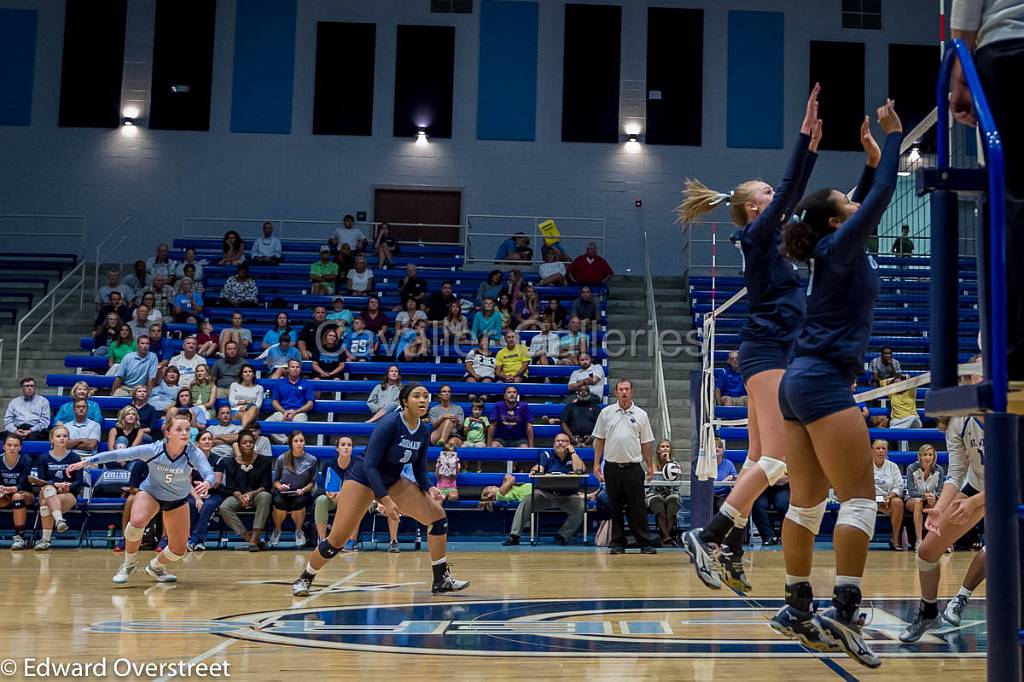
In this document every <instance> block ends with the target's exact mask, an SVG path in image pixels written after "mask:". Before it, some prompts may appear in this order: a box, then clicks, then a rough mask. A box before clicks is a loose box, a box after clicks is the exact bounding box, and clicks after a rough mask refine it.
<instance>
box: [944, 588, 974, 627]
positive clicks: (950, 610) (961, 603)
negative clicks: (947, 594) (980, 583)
mask: <svg viewBox="0 0 1024 682" xmlns="http://www.w3.org/2000/svg"><path fill="white" fill-rule="evenodd" d="M968 598H969V597H965V596H964V595H962V594H958V595H956V596H955V597H953V598H952V599H950V600H949V603H948V604H946V608H945V609H943V610H942V620H944V621H946V622H947V623H949V624H950V625H955V626H957V627H960V621H961V620H962V619H963V616H964V609H966V608H967V600H968Z"/></svg>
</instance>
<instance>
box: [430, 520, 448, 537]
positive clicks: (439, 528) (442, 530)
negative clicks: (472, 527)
mask: <svg viewBox="0 0 1024 682" xmlns="http://www.w3.org/2000/svg"><path fill="white" fill-rule="evenodd" d="M427 535H448V517H447V516H446V517H444V518H443V519H441V520H439V521H434V522H433V523H432V524H430V525H429V526H428V527H427Z"/></svg>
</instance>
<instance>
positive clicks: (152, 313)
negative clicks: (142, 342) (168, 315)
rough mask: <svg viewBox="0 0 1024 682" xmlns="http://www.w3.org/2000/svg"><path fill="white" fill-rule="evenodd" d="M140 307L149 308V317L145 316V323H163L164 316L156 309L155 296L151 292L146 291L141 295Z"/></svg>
mask: <svg viewBox="0 0 1024 682" xmlns="http://www.w3.org/2000/svg"><path fill="white" fill-rule="evenodd" d="M140 304H141V305H144V306H146V307H147V308H149V315H147V316H146V321H147V322H149V323H150V324H153V323H154V322H163V319H164V314H163V313H161V312H160V311H159V310H158V309H157V307H156V295H155V294H154V293H153V292H152V291H147V292H146V293H144V294H143V295H142V301H141V302H140Z"/></svg>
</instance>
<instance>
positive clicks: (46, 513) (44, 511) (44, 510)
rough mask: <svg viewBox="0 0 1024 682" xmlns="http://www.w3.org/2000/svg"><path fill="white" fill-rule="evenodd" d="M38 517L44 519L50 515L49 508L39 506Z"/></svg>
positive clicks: (42, 505)
mask: <svg viewBox="0 0 1024 682" xmlns="http://www.w3.org/2000/svg"><path fill="white" fill-rule="evenodd" d="M39 515H40V516H42V517H43V518H46V517H47V516H49V515H50V508H49V507H47V506H46V505H45V504H41V505H39Z"/></svg>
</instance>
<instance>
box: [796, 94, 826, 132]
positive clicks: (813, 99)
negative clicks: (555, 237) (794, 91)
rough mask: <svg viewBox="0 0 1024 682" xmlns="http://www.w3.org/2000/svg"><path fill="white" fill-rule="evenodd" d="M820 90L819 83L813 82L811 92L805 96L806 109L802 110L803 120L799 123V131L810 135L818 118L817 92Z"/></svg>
mask: <svg viewBox="0 0 1024 682" xmlns="http://www.w3.org/2000/svg"><path fill="white" fill-rule="evenodd" d="M819 92H821V85H819V84H818V83H815V84H814V87H813V88H811V94H810V96H809V97H808V98H807V109H806V110H805V111H804V120H803V123H801V124H800V132H801V133H803V134H804V135H810V134H811V133H813V132H814V124H815V122H817V120H818V93H819Z"/></svg>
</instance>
